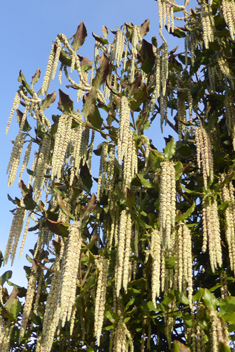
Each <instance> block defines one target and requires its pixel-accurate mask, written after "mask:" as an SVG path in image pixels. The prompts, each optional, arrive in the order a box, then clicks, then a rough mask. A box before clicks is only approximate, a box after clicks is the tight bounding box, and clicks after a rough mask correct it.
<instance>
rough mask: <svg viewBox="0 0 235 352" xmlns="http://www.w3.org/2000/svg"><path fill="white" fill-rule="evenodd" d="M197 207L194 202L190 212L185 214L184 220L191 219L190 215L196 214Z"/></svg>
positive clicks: (189, 209)
mask: <svg viewBox="0 0 235 352" xmlns="http://www.w3.org/2000/svg"><path fill="white" fill-rule="evenodd" d="M195 207H196V203H195V202H193V204H192V205H191V207H190V208H188V210H187V211H186V212H185V213H184V214H183V217H184V219H185V220H186V219H188V218H189V217H190V215H191V214H192V213H193V212H194V210H195Z"/></svg>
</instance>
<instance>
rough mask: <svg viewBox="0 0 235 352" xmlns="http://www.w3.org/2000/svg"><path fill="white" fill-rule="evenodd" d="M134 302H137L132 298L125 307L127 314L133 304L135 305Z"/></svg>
mask: <svg viewBox="0 0 235 352" xmlns="http://www.w3.org/2000/svg"><path fill="white" fill-rule="evenodd" d="M134 302H135V297H132V299H131V300H130V301H129V302H128V303H127V304H126V307H125V309H124V311H125V312H126V311H127V310H128V308H129V307H130V306H131V305H132V304H134Z"/></svg>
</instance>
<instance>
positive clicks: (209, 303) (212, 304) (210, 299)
mask: <svg viewBox="0 0 235 352" xmlns="http://www.w3.org/2000/svg"><path fill="white" fill-rule="evenodd" d="M202 298H203V302H204V304H205V306H206V307H207V308H209V309H211V310H215V309H216V307H217V306H218V305H219V301H218V300H217V299H216V298H215V296H214V295H213V294H212V293H211V292H210V291H209V290H207V289H206V288H205V289H204V292H203V296H202Z"/></svg>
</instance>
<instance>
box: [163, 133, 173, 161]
mask: <svg viewBox="0 0 235 352" xmlns="http://www.w3.org/2000/svg"><path fill="white" fill-rule="evenodd" d="M164 154H165V157H166V158H167V159H171V158H172V157H173V155H175V140H174V138H171V140H170V142H168V143H167V145H166V147H165V148H164Z"/></svg>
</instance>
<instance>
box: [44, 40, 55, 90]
mask: <svg viewBox="0 0 235 352" xmlns="http://www.w3.org/2000/svg"><path fill="white" fill-rule="evenodd" d="M54 46H55V44H54V43H53V44H52V47H51V51H50V55H49V59H48V64H47V68H46V73H45V77H44V80H43V84H42V95H45V94H47V91H48V88H49V85H50V82H51V76H52V70H53V65H54V61H55V51H54Z"/></svg>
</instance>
